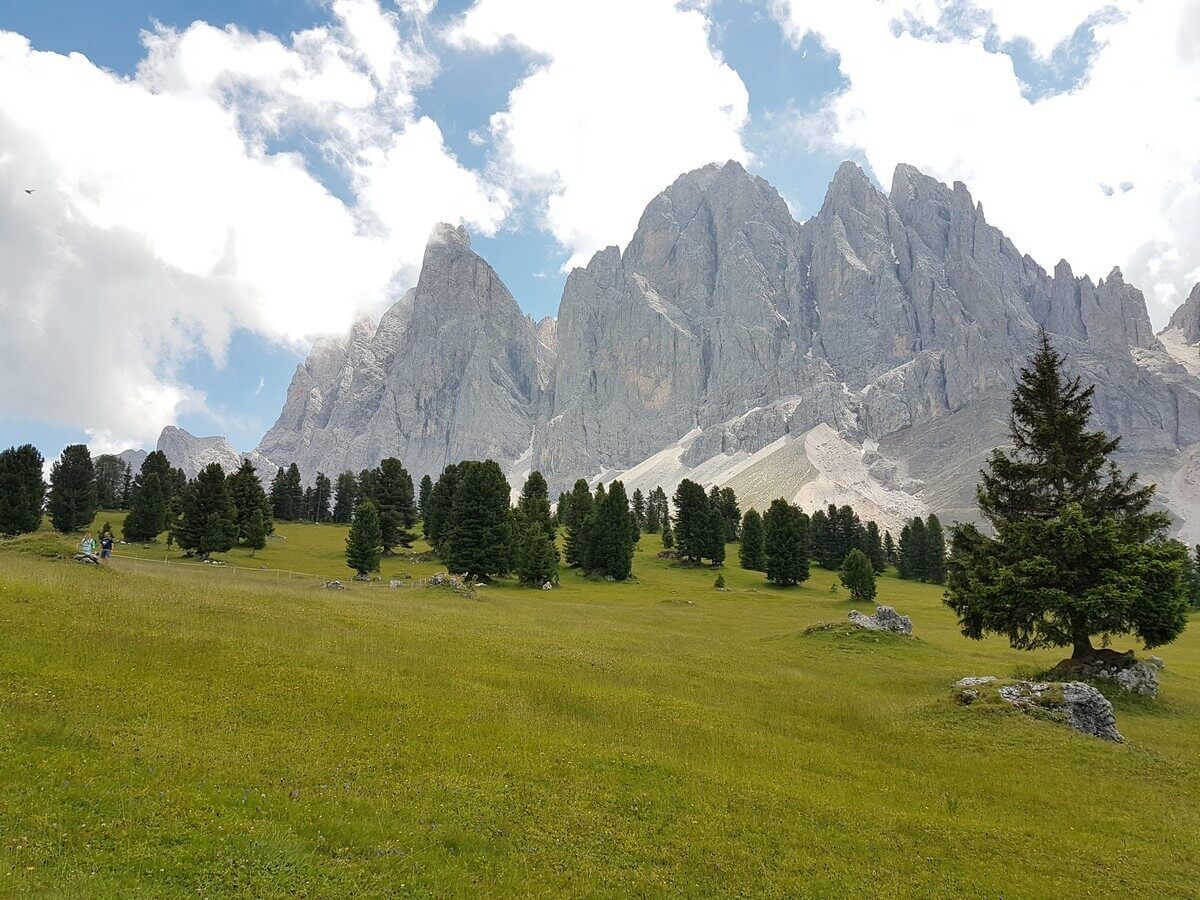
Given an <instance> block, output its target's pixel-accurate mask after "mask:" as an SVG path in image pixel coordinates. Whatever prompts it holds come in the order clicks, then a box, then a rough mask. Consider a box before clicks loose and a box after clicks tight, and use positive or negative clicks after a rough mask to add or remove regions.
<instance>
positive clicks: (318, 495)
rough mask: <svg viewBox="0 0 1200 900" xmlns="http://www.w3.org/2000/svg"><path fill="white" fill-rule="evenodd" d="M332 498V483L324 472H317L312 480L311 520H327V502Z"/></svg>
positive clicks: (328, 514)
mask: <svg viewBox="0 0 1200 900" xmlns="http://www.w3.org/2000/svg"><path fill="white" fill-rule="evenodd" d="M332 499H333V483H332V482H331V481H330V480H329V476H327V475H326V474H325V473H324V472H318V473H317V477H316V479H315V480H314V481H313V499H312V504H313V505H312V520H313V521H314V522H328V521H329V516H330V512H329V504H330V501H331V500H332Z"/></svg>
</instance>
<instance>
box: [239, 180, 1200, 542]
mask: <svg viewBox="0 0 1200 900" xmlns="http://www.w3.org/2000/svg"><path fill="white" fill-rule="evenodd" d="M1193 300H1194V301H1195V302H1194V303H1193V301H1192V300H1189V304H1192V306H1193V307H1194V308H1195V309H1196V312H1195V314H1194V315H1193V314H1192V313H1184V312H1183V310H1181V313H1180V314H1177V315H1178V317H1179V318H1180V321H1179V322H1178V323H1177V322H1176V320H1175V319H1172V326H1174V327H1175V328H1176V329H1177V330H1178V331H1179V333H1180V334H1181V335H1182V338H1181V339H1186V340H1185V341H1184V342H1185V343H1192V342H1194V341H1195V340H1200V334H1197V336H1196V337H1195V338H1188V337H1187V335H1188V334H1190V333H1191V332H1189V331H1188V329H1189V328H1191V329H1192V330H1193V331H1200V289H1198V291H1197V292H1196V293H1194V294H1193ZM1187 305H1188V304H1185V307H1186V306H1187ZM1189 316H1190V318H1189ZM1042 328H1044V329H1046V331H1047V332H1048V333H1049V334H1050V336H1051V338H1052V340H1053V341H1054V343H1055V344H1056V345H1057V346H1058V347H1059V348H1060V349H1062V350H1063V351H1064V352H1065V353H1066V354H1067V357H1068V361H1069V365H1071V366H1072V367H1074V368H1075V370H1076V371H1078V372H1079V373H1080V374H1081V375H1082V376H1083V377H1084V378H1085V379H1086V380H1088V381H1092V382H1095V383H1096V384H1097V386H1098V389H1097V394H1096V413H1097V418H1098V423H1099V424H1100V425H1102V426H1103V427H1104V428H1106V429H1107V430H1109V431H1110V432H1113V433H1118V434H1120V435H1121V436H1122V439H1123V445H1122V454H1123V461H1124V462H1126V463H1127V464H1128V465H1130V466H1131V467H1134V468H1137V469H1139V470H1141V471H1143V472H1144V473H1145V474H1146V476H1147V477H1149V478H1152V479H1155V480H1158V481H1160V482H1162V484H1163V488H1164V499H1165V500H1166V502H1167V503H1168V504H1169V505H1170V506H1171V507H1172V509H1174V510H1175V511H1176V512H1177V513H1178V514H1179V516H1180V518H1181V519H1186V520H1187V524H1188V530H1189V533H1195V529H1200V508H1194V507H1195V501H1193V500H1192V499H1191V496H1192V495H1193V494H1194V492H1192V494H1189V492H1188V485H1189V484H1190V483H1191V481H1190V479H1194V478H1195V477H1196V473H1197V472H1198V471H1200V469H1198V467H1197V462H1196V460H1197V457H1198V456H1200V453H1198V452H1197V451H1198V450H1200V379H1198V378H1197V377H1195V371H1197V368H1200V367H1191V366H1188V365H1187V360H1186V359H1184V361H1183V364H1181V362H1180V358H1182V357H1180V353H1179V351H1178V348H1177V347H1175V345H1174V344H1173V343H1172V341H1171V340H1168V339H1167V332H1164V338H1163V340H1161V341H1160V339H1159V338H1157V337H1156V336H1155V335H1154V334H1153V332H1152V330H1151V327H1150V321H1149V318H1148V316H1147V312H1146V306H1145V302H1144V299H1143V297H1142V294H1141V293H1140V292H1139V291H1138V290H1137V289H1136V288H1134V287H1133V286H1131V285H1128V284H1126V283H1125V280H1124V278H1123V277H1122V275H1121V272H1120V271H1119V270H1116V269H1114V270H1113V271H1112V273H1110V275H1109V276H1108V277H1107V278H1104V279H1102V280H1100V281H1099V282H1093V281H1092V280H1091V279H1090V278H1088V277H1076V276H1075V275H1074V273H1073V272H1072V270H1071V267H1070V266H1069V265H1068V264H1067V263H1066V262H1065V261H1064V262H1060V263H1059V264H1058V265H1057V266H1056V267H1055V269H1054V271H1053V272H1047V271H1045V270H1044V269H1042V268H1041V267H1040V266H1039V265H1038V264H1037V263H1036V262H1034V261H1033V260H1032V259H1031V258H1030V257H1028V256H1026V255H1023V254H1022V253H1021V252H1020V251H1019V250H1018V249H1017V248H1016V247H1015V246H1014V244H1013V243H1012V242H1011V241H1010V240H1009V239H1008V238H1007V237H1005V236H1004V235H1003V234H1002V233H1001V232H1000V231H999V230H997V229H996V228H995V227H993V226H992V225H990V224H989V223H988V222H987V220H986V218H985V216H984V212H983V207H982V205H981V204H976V203H975V202H974V200H973V199H972V197H971V195H970V193H969V192H968V191H967V188H966V187H965V186H964V185H962V184H957V183H956V184H955V185H953V186H950V187H948V186H946V185H944V184H941V183H939V182H937V181H936V180H934V179H932V178H929V177H927V176H925V175H922V174H921V173H920V172H919V171H917V170H916V169H914V168H912V167H911V166H904V165H902V166H899V167H898V168H897V169H896V172H895V176H894V178H893V181H892V185H891V188H890V191H889V192H888V193H886V194H885V193H883V192H881V191H880V190H878V189H877V188H876V187H875V186H874V185H873V184H872V183H871V182H870V180H869V179H868V178H867V177H866V175H865V174H864V173H863V172H862V171H861V170H860V169H859V168H858V167H857V166H855V165H853V164H851V163H845V164H843V165H842V166H841V168H839V169H838V172H837V174H836V175H835V177H834V179H833V182H832V183H831V185H830V187H829V191H828V193H827V195H826V198H825V202H824V204H823V205H822V207H821V209H820V211H819V212H818V214H817V215H816V216H815V217H813V218H812V219H810V220H808V221H807V222H804V223H803V224H801V223H798V222H796V221H795V220H794V219H793V218H792V217H791V215H790V213H789V212H788V209H787V206H786V204H785V203H784V202H783V200H782V198H781V197H780V196H779V194H778V193H777V192H776V191H775V190H774V188H772V187H771V186H770V185H769V184H768V183H767V182H766V181H764V180H763V179H761V178H758V177H755V176H752V175H750V174H749V173H747V172H746V171H745V169H743V168H742V167H741V166H740V165H738V164H737V163H733V162H730V163H726V164H725V165H710V166H706V167H704V168H702V169H698V170H696V171H694V172H689V173H687V174H685V175H682V176H681V177H680V178H679V179H677V180H676V181H675V182H674V183H673V184H672V185H671V186H670V187H668V188H667V189H666V190H665V191H663V192H662V193H661V194H660V195H659V196H658V197H656V198H654V200H652V201H651V203H650V204H649V206H648V207H647V208H646V211H645V213H644V214H643V215H642V218H641V221H640V223H639V225H638V228H637V231H636V232H635V234H634V235H633V238H632V239H631V241H630V242H629V244H628V246H627V247H626V248H625V250H624V251H623V252H622V251H621V250H619V249H618V248H616V247H609V248H607V249H605V250H603V251H601V252H599V253H597V254H596V255H595V256H594V257H593V258H592V260H591V261H590V262H589V263H588V265H587V266H586V267H585V268H579V269H575V270H574V271H572V272H571V274H570V276H569V277H568V279H567V283H566V286H565V289H564V292H563V298H562V303H561V307H560V312H559V317H558V319H557V320H553V319H549V320H543V322H541V323H537V324H535V323H534V322H533V321H532V320H531V319H530V318H528V317H526V316H523V315H521V313H520V310H519V308H518V307H517V304H516V302H515V301H514V300H513V298H512V296H511V294H509V292H508V290H507V289H506V288H505V287H504V285H503V284H502V283H501V281H500V279H499V277H498V276H497V275H496V273H495V272H494V271H493V270H492V269H491V267H490V266H488V265H487V263H486V262H484V261H483V260H482V259H481V258H480V257H478V256H477V255H476V254H475V253H474V252H473V251H472V250H471V248H470V241H469V239H468V238H467V236H466V233H465V232H464V231H463V230H462V229H461V228H458V229H456V228H451V227H450V226H439V228H438V229H436V230H435V232H434V234H433V235H432V237H431V240H430V243H429V246H428V248H427V249H426V254H425V260H424V265H423V268H422V272H421V276H420V280H419V282H418V284H417V287H416V288H415V289H414V290H413V291H410V292H409V293H408V294H407V295H406V296H405V297H404V298H403V299H402V300H401V301H400V302H399V303H397V304H396V306H394V307H393V308H392V309H391V310H390V311H389V312H388V313H387V314H386V315H385V316H384V317H383V320H382V321H381V322H380V323H379V325H378V326H374V325H373V324H372V323H370V322H368V321H363V322H360V323H359V324H358V325H356V326H355V328H354V329H353V330H352V331H351V333H350V334H349V335H348V336H346V337H345V338H344V339H342V340H328V341H323V342H321V343H320V344H318V345H317V346H316V347H314V349H313V352H312V354H311V355H310V356H309V358H308V360H307V361H306V362H305V363H304V364H303V365H302V366H299V367H298V368H297V370H296V375H295V376H294V378H293V381H292V385H291V387H290V388H289V391H288V399H287V403H286V405H285V407H284V410H283V412H282V413H281V415H280V418H279V420H278V421H277V422H276V423H275V425H274V427H272V429H271V430H270V431H269V432H268V433H267V435H266V437H264V439H263V442H262V443H261V444H260V446H259V452H260V453H262V454H263V455H265V456H266V457H268V458H270V459H271V460H275V461H279V462H283V463H288V462H291V461H296V462H298V463H299V464H300V466H301V468H302V469H303V470H304V472H305V474H306V476H307V477H311V474H312V473H313V472H315V471H316V470H317V469H321V470H323V471H325V472H327V473H332V472H336V471H340V470H342V469H346V468H349V469H354V470H357V469H360V468H362V467H364V466H368V465H374V464H375V463H377V462H378V461H379V459H381V458H382V457H385V456H389V455H397V456H400V457H401V458H402V459H403V460H404V461H405V463H406V465H408V467H409V468H410V470H412V471H413V473H414V475H415V476H417V477H419V476H420V475H423V474H430V475H436V474H437V473H438V472H439V471H440V470H441V468H442V467H443V466H444V465H445V464H446V463H448V462H453V461H456V460H459V459H465V458H477V457H485V456H491V457H494V458H497V459H499V460H501V461H502V462H503V463H504V464H505V465H507V466H508V467H509V471H510V474H511V476H512V477H513V479H514V480H517V479H519V478H520V477H522V476H523V473H525V472H528V471H529V470H530V469H533V468H537V469H540V470H541V471H542V472H543V473H545V474H546V476H547V478H548V479H549V480H550V482H551V486H552V488H553V489H555V490H558V489H562V488H564V487H566V486H568V485H569V484H570V483H571V482H572V481H573V480H574V479H576V478H578V477H585V478H589V479H591V480H596V479H597V478H600V477H603V478H604V479H606V480H607V479H610V478H613V477H617V476H618V475H621V476H622V477H624V478H625V479H626V480H627V481H629V482H631V484H632V485H633V486H640V487H643V488H648V487H651V486H653V485H655V484H662V485H663V487H664V488H668V489H670V488H672V487H673V486H674V484H675V483H677V482H678V480H679V479H680V478H682V477H693V478H697V479H699V480H701V481H704V482H705V483H710V484H731V485H733V486H735V488H736V489H737V490H738V491H739V494H740V495H741V496H743V497H744V498H745V500H746V501H747V502H748V503H750V504H753V505H756V506H760V507H761V506H762V505H764V504H765V503H767V502H769V500H770V499H771V498H772V497H773V496H777V495H780V494H782V495H785V496H788V497H791V498H794V499H797V500H798V501H800V502H802V503H803V504H804V505H806V506H809V507H811V506H815V505H817V504H820V503H824V502H827V501H829V500H834V501H836V502H851V503H853V504H855V505H859V506H861V507H863V509H864V511H867V510H871V511H873V514H877V515H878V517H879V518H881V519H882V520H884V521H891V522H896V521H899V519H900V518H902V517H905V516H909V515H912V514H914V513H916V512H922V511H925V510H933V511H937V512H938V513H940V514H942V515H943V516H944V517H947V518H951V519H952V518H971V517H973V516H974V515H975V510H974V485H975V482H976V480H977V477H978V470H979V467H980V465H981V464H982V462H983V459H984V457H985V455H986V454H987V453H988V452H989V451H990V450H991V449H992V448H993V447H995V446H997V445H999V444H1003V443H1004V442H1005V440H1006V428H1007V416H1008V394H1009V391H1010V390H1011V387H1012V385H1013V382H1014V379H1015V373H1016V371H1017V368H1018V367H1019V366H1020V365H1021V364H1022V363H1023V361H1024V360H1025V359H1026V358H1027V357H1028V355H1029V354H1030V352H1031V351H1032V348H1033V346H1034V343H1035V341H1036V339H1037V335H1038V332H1039V330H1040V329H1042ZM1170 330H1171V329H1168V332H1169V331H1170ZM1172 340H1173V339H1172ZM1184 356H1186V354H1184ZM1197 362H1198V363H1200V356H1198V357H1197ZM1189 370H1190V371H1189Z"/></svg>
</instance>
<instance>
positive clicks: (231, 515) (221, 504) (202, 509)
mask: <svg viewBox="0 0 1200 900" xmlns="http://www.w3.org/2000/svg"><path fill="white" fill-rule="evenodd" d="M227 488H228V486H227V484H226V478H225V470H224V469H222V468H221V464H220V463H209V464H208V465H207V466H205V467H204V468H203V469H201V470H200V472H199V474H197V475H196V477H195V479H194V480H192V481H190V482H188V485H187V488H186V490H185V491H184V494H183V512H182V515H181V516H180V521H179V524H178V526H177V527H176V529H175V543H177V544H178V545H179V546H180V547H182V548H183V549H184V550H185V551H187V552H188V553H189V554H192V555H195V556H199V557H200V558H202V559H207V558H208V557H209V555H210V554H212V553H225V552H227V551H228V550H230V549H231V548H232V547H233V545H234V544H236V543H237V539H238V528H237V510H236V509H235V507H234V505H233V499H232V498H231V497H230V496H229V491H228V489H227Z"/></svg>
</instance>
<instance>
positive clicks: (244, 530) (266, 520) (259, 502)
mask: <svg viewBox="0 0 1200 900" xmlns="http://www.w3.org/2000/svg"><path fill="white" fill-rule="evenodd" d="M225 487H226V490H228V491H229V497H230V499H231V500H233V506H234V509H235V510H236V516H237V518H236V522H237V531H238V540H239V541H240V542H241V543H243V544H246V546H250V541H249V536H250V534H251V533H252V532H254V531H255V530H257V529H258V528H259V527H260V526H259V525H257V524H256V523H254V521H253V520H254V517H255V514H256V513H257V514H259V518H260V519H261V520H262V525H261V527H262V529H263V535H264V538H263V540H264V541H265V540H266V537H265V535H266V534H268V533H270V531H271V507H270V501H268V500H267V494H266V492H265V491H264V490H263V486H262V482H261V481H259V480H258V473H257V472H256V471H255V470H254V464H253V463H251V462H250V460H248V459H246V460H242V464H241V466H240V467H239V468H238V470H237V471H236V472H234V473H233V474H232V475H230V476H229V477H228V479H226V482H225ZM263 546H266V544H265V543H264V545H263ZM257 549H259V550H261V549H262V547H259V548H257Z"/></svg>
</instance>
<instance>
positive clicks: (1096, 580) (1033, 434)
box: [946, 333, 1188, 660]
mask: <svg viewBox="0 0 1200 900" xmlns="http://www.w3.org/2000/svg"><path fill="white" fill-rule="evenodd" d="M1093 390H1094V388H1093V387H1091V386H1089V387H1086V388H1085V387H1083V386H1082V383H1081V381H1080V379H1079V378H1078V377H1073V378H1072V377H1068V376H1067V375H1066V374H1065V373H1064V360H1063V357H1062V356H1061V355H1060V354H1059V353H1058V352H1057V351H1056V350H1055V349H1054V348H1053V347H1052V346H1051V345H1050V342H1049V340H1048V339H1047V337H1046V335H1045V333H1043V334H1042V339H1041V345H1040V347H1039V348H1038V350H1037V352H1036V353H1035V355H1034V357H1033V359H1032V361H1031V363H1030V365H1029V366H1028V367H1026V368H1024V369H1022V370H1021V376H1020V380H1019V382H1018V384H1017V387H1016V389H1015V390H1014V392H1013V400H1012V420H1011V428H1010V434H1011V438H1012V443H1013V447H1012V449H1011V450H996V451H995V452H994V453H993V454H992V456H991V458H990V459H989V462H988V467H987V469H985V470H984V472H983V473H982V476H983V477H982V482H981V484H980V486H979V507H980V510H981V511H982V512H983V514H984V516H985V517H986V518H987V520H988V521H989V522H990V524H991V525H992V528H993V529H994V532H995V534H994V536H991V535H986V534H984V533H983V532H982V531H980V529H978V528H977V527H975V526H974V525H958V526H956V527H955V529H954V532H953V538H952V553H951V557H950V561H949V565H948V584H949V589H948V590H947V592H946V603H947V605H948V606H950V608H951V609H953V610H954V611H955V613H957V614H958V618H959V623H960V624H961V626H962V630H963V634H965V635H966V636H967V637H971V638H982V637H983V636H984V635H985V634H987V633H989V632H990V633H997V634H1003V635H1005V636H1006V637H1007V638H1008V640H1009V643H1010V644H1011V645H1012V646H1013V647H1016V648H1018V649H1036V648H1039V647H1071V648H1072V657H1073V658H1074V659H1075V660H1086V659H1088V658H1090V657H1091V656H1093V655H1094V654H1095V652H1096V651H1095V649H1094V647H1093V645H1092V637H1093V636H1095V635H1103V636H1105V637H1106V638H1108V637H1111V636H1115V635H1120V634H1132V635H1135V636H1136V637H1137V638H1138V639H1139V640H1140V641H1141V642H1142V643H1143V645H1144V646H1146V647H1147V648H1150V647H1155V646H1158V645H1160V644H1165V643H1168V642H1170V641H1172V640H1174V639H1175V638H1176V637H1177V636H1178V635H1179V633H1180V632H1181V631H1182V630H1183V628H1184V626H1185V625H1186V622H1187V598H1186V586H1185V572H1186V569H1187V566H1188V559H1187V550H1186V548H1185V547H1184V546H1183V545H1182V544H1179V543H1178V542H1175V541H1166V540H1161V539H1160V538H1161V535H1162V532H1163V531H1164V529H1165V527H1166V525H1167V517H1166V515H1165V514H1163V513H1161V512H1156V511H1152V510H1151V509H1150V502H1151V499H1152V497H1153V492H1154V488H1153V486H1149V485H1147V486H1141V485H1139V484H1138V477H1137V475H1136V474H1130V475H1124V474H1122V473H1121V472H1120V470H1119V469H1118V468H1117V467H1116V465H1115V464H1113V463H1112V462H1111V460H1110V459H1109V456H1110V454H1112V453H1113V452H1114V451H1115V450H1116V449H1117V447H1118V441H1117V440H1116V439H1110V438H1109V437H1108V436H1107V435H1105V434H1104V433H1103V432H1102V431H1089V430H1088V424H1089V422H1090V419H1091V413H1092V393H1093Z"/></svg>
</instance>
